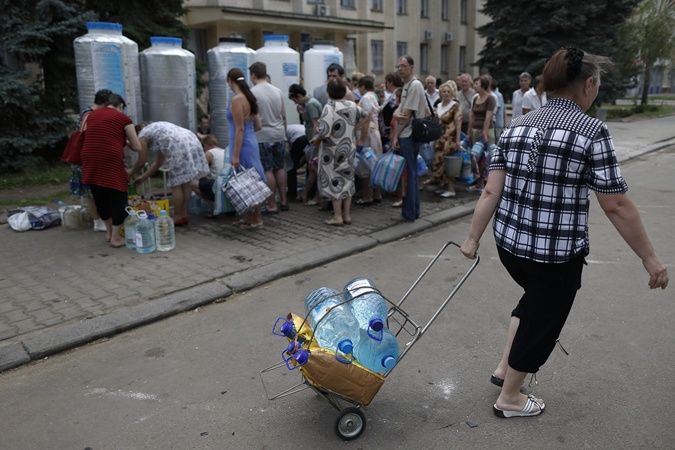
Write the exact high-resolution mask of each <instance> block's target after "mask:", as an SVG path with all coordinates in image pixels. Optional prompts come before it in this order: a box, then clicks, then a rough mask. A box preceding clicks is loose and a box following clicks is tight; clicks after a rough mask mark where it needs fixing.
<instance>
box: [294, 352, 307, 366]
mask: <svg viewBox="0 0 675 450" xmlns="http://www.w3.org/2000/svg"><path fill="white" fill-rule="evenodd" d="M293 358H294V359H295V360H296V361H297V363H298V364H300V365H301V366H304V365H305V364H307V360H308V359H309V352H308V351H307V350H298V351H297V352H295V355H293Z"/></svg>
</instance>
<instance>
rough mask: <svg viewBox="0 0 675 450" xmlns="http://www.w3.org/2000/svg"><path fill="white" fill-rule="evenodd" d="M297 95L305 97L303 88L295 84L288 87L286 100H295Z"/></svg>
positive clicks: (305, 93) (305, 92)
mask: <svg viewBox="0 0 675 450" xmlns="http://www.w3.org/2000/svg"><path fill="white" fill-rule="evenodd" d="M298 95H302V96H303V97H304V96H305V95H307V91H306V90H305V88H303V87H302V86H300V85H299V84H296V83H293V84H291V85H290V86H288V98H296V97H297V96H298Z"/></svg>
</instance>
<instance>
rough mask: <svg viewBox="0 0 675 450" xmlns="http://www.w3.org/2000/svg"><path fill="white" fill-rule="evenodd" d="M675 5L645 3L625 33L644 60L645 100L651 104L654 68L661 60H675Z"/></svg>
mask: <svg viewBox="0 0 675 450" xmlns="http://www.w3.org/2000/svg"><path fill="white" fill-rule="evenodd" d="M674 24H675V1H673V0H644V1H642V2H641V3H640V5H639V6H638V7H637V8H636V10H635V12H634V14H633V16H632V18H631V20H630V21H629V22H628V23H627V24H626V28H625V29H626V33H627V35H628V36H629V37H630V38H631V40H632V42H634V44H635V47H636V49H637V52H638V54H639V57H640V59H641V62H642V64H641V66H642V67H641V68H642V70H643V77H642V98H641V104H643V105H646V104H647V102H648V100H649V85H650V83H651V75H652V71H653V69H654V66H655V64H656V63H657V61H658V60H659V59H671V60H672V59H674V57H675V25H674Z"/></svg>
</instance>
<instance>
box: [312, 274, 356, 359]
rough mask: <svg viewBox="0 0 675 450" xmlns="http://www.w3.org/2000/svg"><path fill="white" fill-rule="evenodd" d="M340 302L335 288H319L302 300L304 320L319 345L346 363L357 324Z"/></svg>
mask: <svg viewBox="0 0 675 450" xmlns="http://www.w3.org/2000/svg"><path fill="white" fill-rule="evenodd" d="M342 301H343V298H342V294H340V293H339V292H338V291H336V290H335V289H331V288H327V287H320V288H318V289H315V290H314V291H312V292H311V293H310V294H309V295H308V296H307V298H306V299H305V314H307V313H309V316H308V318H307V320H308V322H309V325H310V326H311V327H312V330H314V338H315V339H316V341H317V343H318V344H319V346H321V347H323V348H327V349H329V350H333V351H334V352H335V357H336V358H337V359H338V360H339V361H342V362H345V363H350V362H351V361H352V360H353V358H351V359H350V358H349V357H348V356H347V355H350V354H352V355H353V350H354V346H355V345H356V344H357V343H358V340H359V332H358V331H359V324H358V321H357V320H356V318H355V317H354V315H353V314H352V312H351V310H350V308H349V307H348V306H347V305H340V303H342ZM331 308H332V309H331ZM329 310H330V312H329ZM324 316H325V317H324Z"/></svg>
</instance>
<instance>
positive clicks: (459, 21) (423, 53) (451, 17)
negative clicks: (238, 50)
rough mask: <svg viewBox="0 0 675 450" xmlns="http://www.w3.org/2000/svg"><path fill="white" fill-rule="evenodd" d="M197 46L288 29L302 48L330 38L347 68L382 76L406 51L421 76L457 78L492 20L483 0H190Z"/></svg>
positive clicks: (199, 51) (258, 42) (200, 52)
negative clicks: (480, 30)
mask: <svg viewBox="0 0 675 450" xmlns="http://www.w3.org/2000/svg"><path fill="white" fill-rule="evenodd" d="M184 6H185V7H186V8H187V9H188V13H187V14H186V15H185V16H184V18H183V19H184V21H185V23H186V24H187V25H188V26H189V27H190V29H191V30H192V35H191V38H190V44H189V49H190V50H192V51H193V52H194V53H195V54H196V55H197V57H198V58H199V59H201V60H203V61H205V60H206V51H207V50H208V49H210V48H212V47H215V46H216V45H218V39H219V38H221V37H233V36H234V37H241V38H244V39H245V40H246V45H247V46H248V47H250V48H253V49H258V48H260V47H262V46H263V36H264V35H265V34H285V35H288V36H289V38H290V42H289V45H290V47H291V48H293V49H295V50H296V51H298V52H299V53H300V54H302V53H303V52H304V51H305V50H307V49H309V48H311V46H312V42H313V41H314V40H330V41H334V42H335V45H336V46H337V47H338V48H340V50H341V51H342V53H343V55H344V66H345V71H346V73H347V74H348V75H349V74H351V73H352V72H354V71H358V72H362V73H368V72H371V73H374V74H375V75H376V77H377V81H378V82H382V81H383V79H384V75H385V74H386V73H388V72H391V71H393V70H394V65H395V63H396V59H397V58H398V57H399V56H401V55H404V54H409V55H411V56H412V57H413V58H414V60H415V66H416V73H417V74H418V76H419V77H425V76H427V75H433V76H435V77H439V78H441V79H443V80H446V79H450V78H452V79H454V78H455V77H456V75H457V74H458V73H459V72H469V73H471V74H472V75H475V74H478V68H477V67H475V66H473V63H474V61H476V60H477V59H478V52H479V51H480V49H481V48H482V47H483V44H484V41H483V39H482V38H480V37H479V36H478V34H477V33H476V31H475V29H476V27H478V26H481V25H483V24H485V23H486V22H487V18H486V17H485V16H484V15H482V14H480V13H479V11H478V10H479V9H480V8H481V2H480V1H479V0H186V1H185V3H184Z"/></svg>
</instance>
